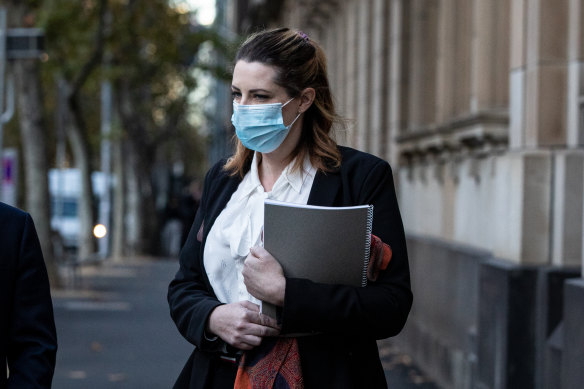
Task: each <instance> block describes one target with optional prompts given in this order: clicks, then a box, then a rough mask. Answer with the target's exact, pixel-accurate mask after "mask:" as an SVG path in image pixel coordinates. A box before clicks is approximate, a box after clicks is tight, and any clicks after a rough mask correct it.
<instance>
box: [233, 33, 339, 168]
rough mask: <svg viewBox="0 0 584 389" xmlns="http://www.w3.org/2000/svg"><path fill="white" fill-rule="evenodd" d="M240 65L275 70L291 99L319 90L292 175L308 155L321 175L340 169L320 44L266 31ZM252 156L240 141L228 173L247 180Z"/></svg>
mask: <svg viewBox="0 0 584 389" xmlns="http://www.w3.org/2000/svg"><path fill="white" fill-rule="evenodd" d="M240 60H243V61H246V62H260V63H262V64H265V65H269V66H272V67H274V68H275V70H276V79H275V80H274V82H275V83H276V84H277V85H279V86H281V87H283V88H284V89H285V90H286V93H287V94H288V95H289V96H290V97H297V96H299V95H300V93H301V92H302V91H303V90H304V89H305V88H314V90H315V92H316V96H315V98H314V102H313V103H312V105H311V106H310V108H308V110H307V111H306V112H304V119H303V123H302V134H301V136H300V141H299V143H298V145H297V147H296V148H295V149H294V151H293V152H292V155H291V156H290V160H292V159H294V158H295V157H298V158H297V159H296V162H295V164H294V166H293V169H299V168H301V167H302V163H303V161H304V159H305V157H306V155H307V154H308V156H309V157H310V162H311V163H312V165H313V166H314V167H315V168H317V169H319V170H323V171H330V170H332V169H334V168H338V167H339V166H340V164H341V153H340V152H339V150H338V148H337V144H336V142H335V141H334V140H333V138H332V137H331V130H332V126H333V123H335V122H340V118H339V116H338V115H337V114H336V112H335V107H334V103H333V97H332V94H331V91H330V88H329V82H328V78H327V70H326V57H325V55H324V52H323V50H322V49H321V48H320V47H319V46H318V44H317V43H316V42H314V41H313V40H311V39H309V38H308V36H306V34H304V33H303V32H301V31H293V30H290V29H288V28H278V29H274V30H268V31H262V32H258V33H255V34H253V35H251V36H250V37H249V38H247V40H245V42H243V44H242V45H241V46H240V47H239V50H238V51H237V54H236V56H235V63H237V61H240ZM253 153H254V152H253V150H250V149H248V148H246V147H245V146H243V144H241V142H240V141H239V139H236V150H235V154H234V155H233V156H232V157H231V158H229V160H228V161H227V163H226V164H225V166H224V168H225V170H227V171H229V172H231V174H232V175H235V174H239V175H240V176H242V177H243V176H244V175H245V173H247V171H249V169H250V166H251V161H252V159H253Z"/></svg>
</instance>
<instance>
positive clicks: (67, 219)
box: [49, 169, 106, 249]
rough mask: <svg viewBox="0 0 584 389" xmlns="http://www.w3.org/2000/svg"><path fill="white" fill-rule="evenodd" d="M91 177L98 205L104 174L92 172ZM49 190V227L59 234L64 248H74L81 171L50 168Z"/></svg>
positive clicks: (102, 189)
mask: <svg viewBox="0 0 584 389" xmlns="http://www.w3.org/2000/svg"><path fill="white" fill-rule="evenodd" d="M91 179H92V181H93V194H94V197H95V202H94V204H95V205H96V207H99V199H100V198H101V197H102V196H103V195H104V194H105V189H106V175H105V174H104V173H102V172H94V173H93V174H92V175H91ZM49 191H50V194H51V228H52V229H53V230H54V231H56V232H58V233H59V234H60V236H61V239H62V241H63V245H64V246H65V248H67V249H75V248H77V245H78V243H77V238H78V234H79V224H80V223H79V197H80V196H81V172H80V171H79V169H50V170H49ZM96 211H97V209H96ZM96 215H97V212H96Z"/></svg>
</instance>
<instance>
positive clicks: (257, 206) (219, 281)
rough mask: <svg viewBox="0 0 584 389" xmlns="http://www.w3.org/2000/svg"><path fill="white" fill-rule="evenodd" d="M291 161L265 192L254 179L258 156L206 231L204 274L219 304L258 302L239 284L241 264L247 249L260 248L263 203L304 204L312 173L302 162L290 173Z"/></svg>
mask: <svg viewBox="0 0 584 389" xmlns="http://www.w3.org/2000/svg"><path fill="white" fill-rule="evenodd" d="M293 164H294V161H292V162H291V163H290V164H289V165H288V166H287V167H286V168H285V169H284V171H283V172H282V174H281V175H280V177H278V179H277V180H276V182H275V183H274V186H273V188H272V191H271V192H265V191H264V187H263V186H262V184H261V182H260V178H259V175H258V154H257V153H255V154H254V157H253V160H252V163H251V169H250V171H249V172H248V173H247V174H246V175H245V177H244V178H243V180H242V181H241V183H240V184H239V186H238V187H237V190H236V191H235V192H234V193H233V195H232V196H231V199H230V200H229V202H228V203H227V205H226V206H225V209H223V211H221V213H220V214H219V216H218V217H217V219H216V220H215V223H214V224H213V226H212V227H211V231H209V235H208V236H207V240H206V243H205V249H204V253H203V256H204V265H205V271H206V272H207V276H208V278H209V282H210V283H211V286H212V287H213V291H214V292H215V295H216V296H217V298H218V299H219V301H221V302H223V303H232V302H237V301H243V300H249V301H251V302H253V303H256V304H259V300H257V299H256V298H255V297H253V296H252V295H250V294H249V293H248V292H247V289H246V287H245V284H244V283H243V276H242V275H241V271H242V270H243V262H244V261H245V258H246V257H247V256H248V254H249V249H250V248H251V247H253V246H256V245H261V244H262V230H263V226H264V199H273V200H279V201H285V202H289V203H296V204H306V203H307V202H308V195H309V194H310V189H311V188H312V183H313V181H314V176H315V174H316V169H315V168H314V167H313V166H312V164H311V163H310V159H309V158H306V159H305V160H304V164H303V167H302V169H301V170H296V171H294V172H292V171H291V168H292V166H293Z"/></svg>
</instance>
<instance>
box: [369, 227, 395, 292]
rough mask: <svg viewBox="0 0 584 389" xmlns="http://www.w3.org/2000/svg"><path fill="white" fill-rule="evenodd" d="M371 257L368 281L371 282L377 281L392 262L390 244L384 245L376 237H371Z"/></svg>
mask: <svg viewBox="0 0 584 389" xmlns="http://www.w3.org/2000/svg"><path fill="white" fill-rule="evenodd" d="M369 252H370V255H369V266H367V279H368V280H369V281H375V280H377V277H378V276H379V272H380V271H382V270H385V269H387V266H388V265H389V261H391V256H392V251H391V247H389V245H388V244H386V243H383V241H382V240H381V239H379V238H378V237H377V236H375V235H371V248H370V251H369Z"/></svg>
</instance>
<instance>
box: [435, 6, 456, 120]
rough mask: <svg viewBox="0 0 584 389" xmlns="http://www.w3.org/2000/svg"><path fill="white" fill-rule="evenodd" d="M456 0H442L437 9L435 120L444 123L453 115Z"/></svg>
mask: <svg viewBox="0 0 584 389" xmlns="http://www.w3.org/2000/svg"><path fill="white" fill-rule="evenodd" d="M455 3H456V0H442V1H441V2H440V8H439V10H438V49H437V50H436V54H437V65H436V67H437V69H436V71H437V74H438V77H437V80H436V122H437V123H440V124H441V123H445V122H447V121H448V120H452V118H453V116H454V98H453V94H454V92H455V90H454V84H455V81H454V79H455V77H457V76H458V69H457V68H456V67H455V66H454V65H455V54H456V50H455V46H456V39H455V33H456V25H457V23H458V21H455V19H454V16H455V6H456V4H455Z"/></svg>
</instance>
